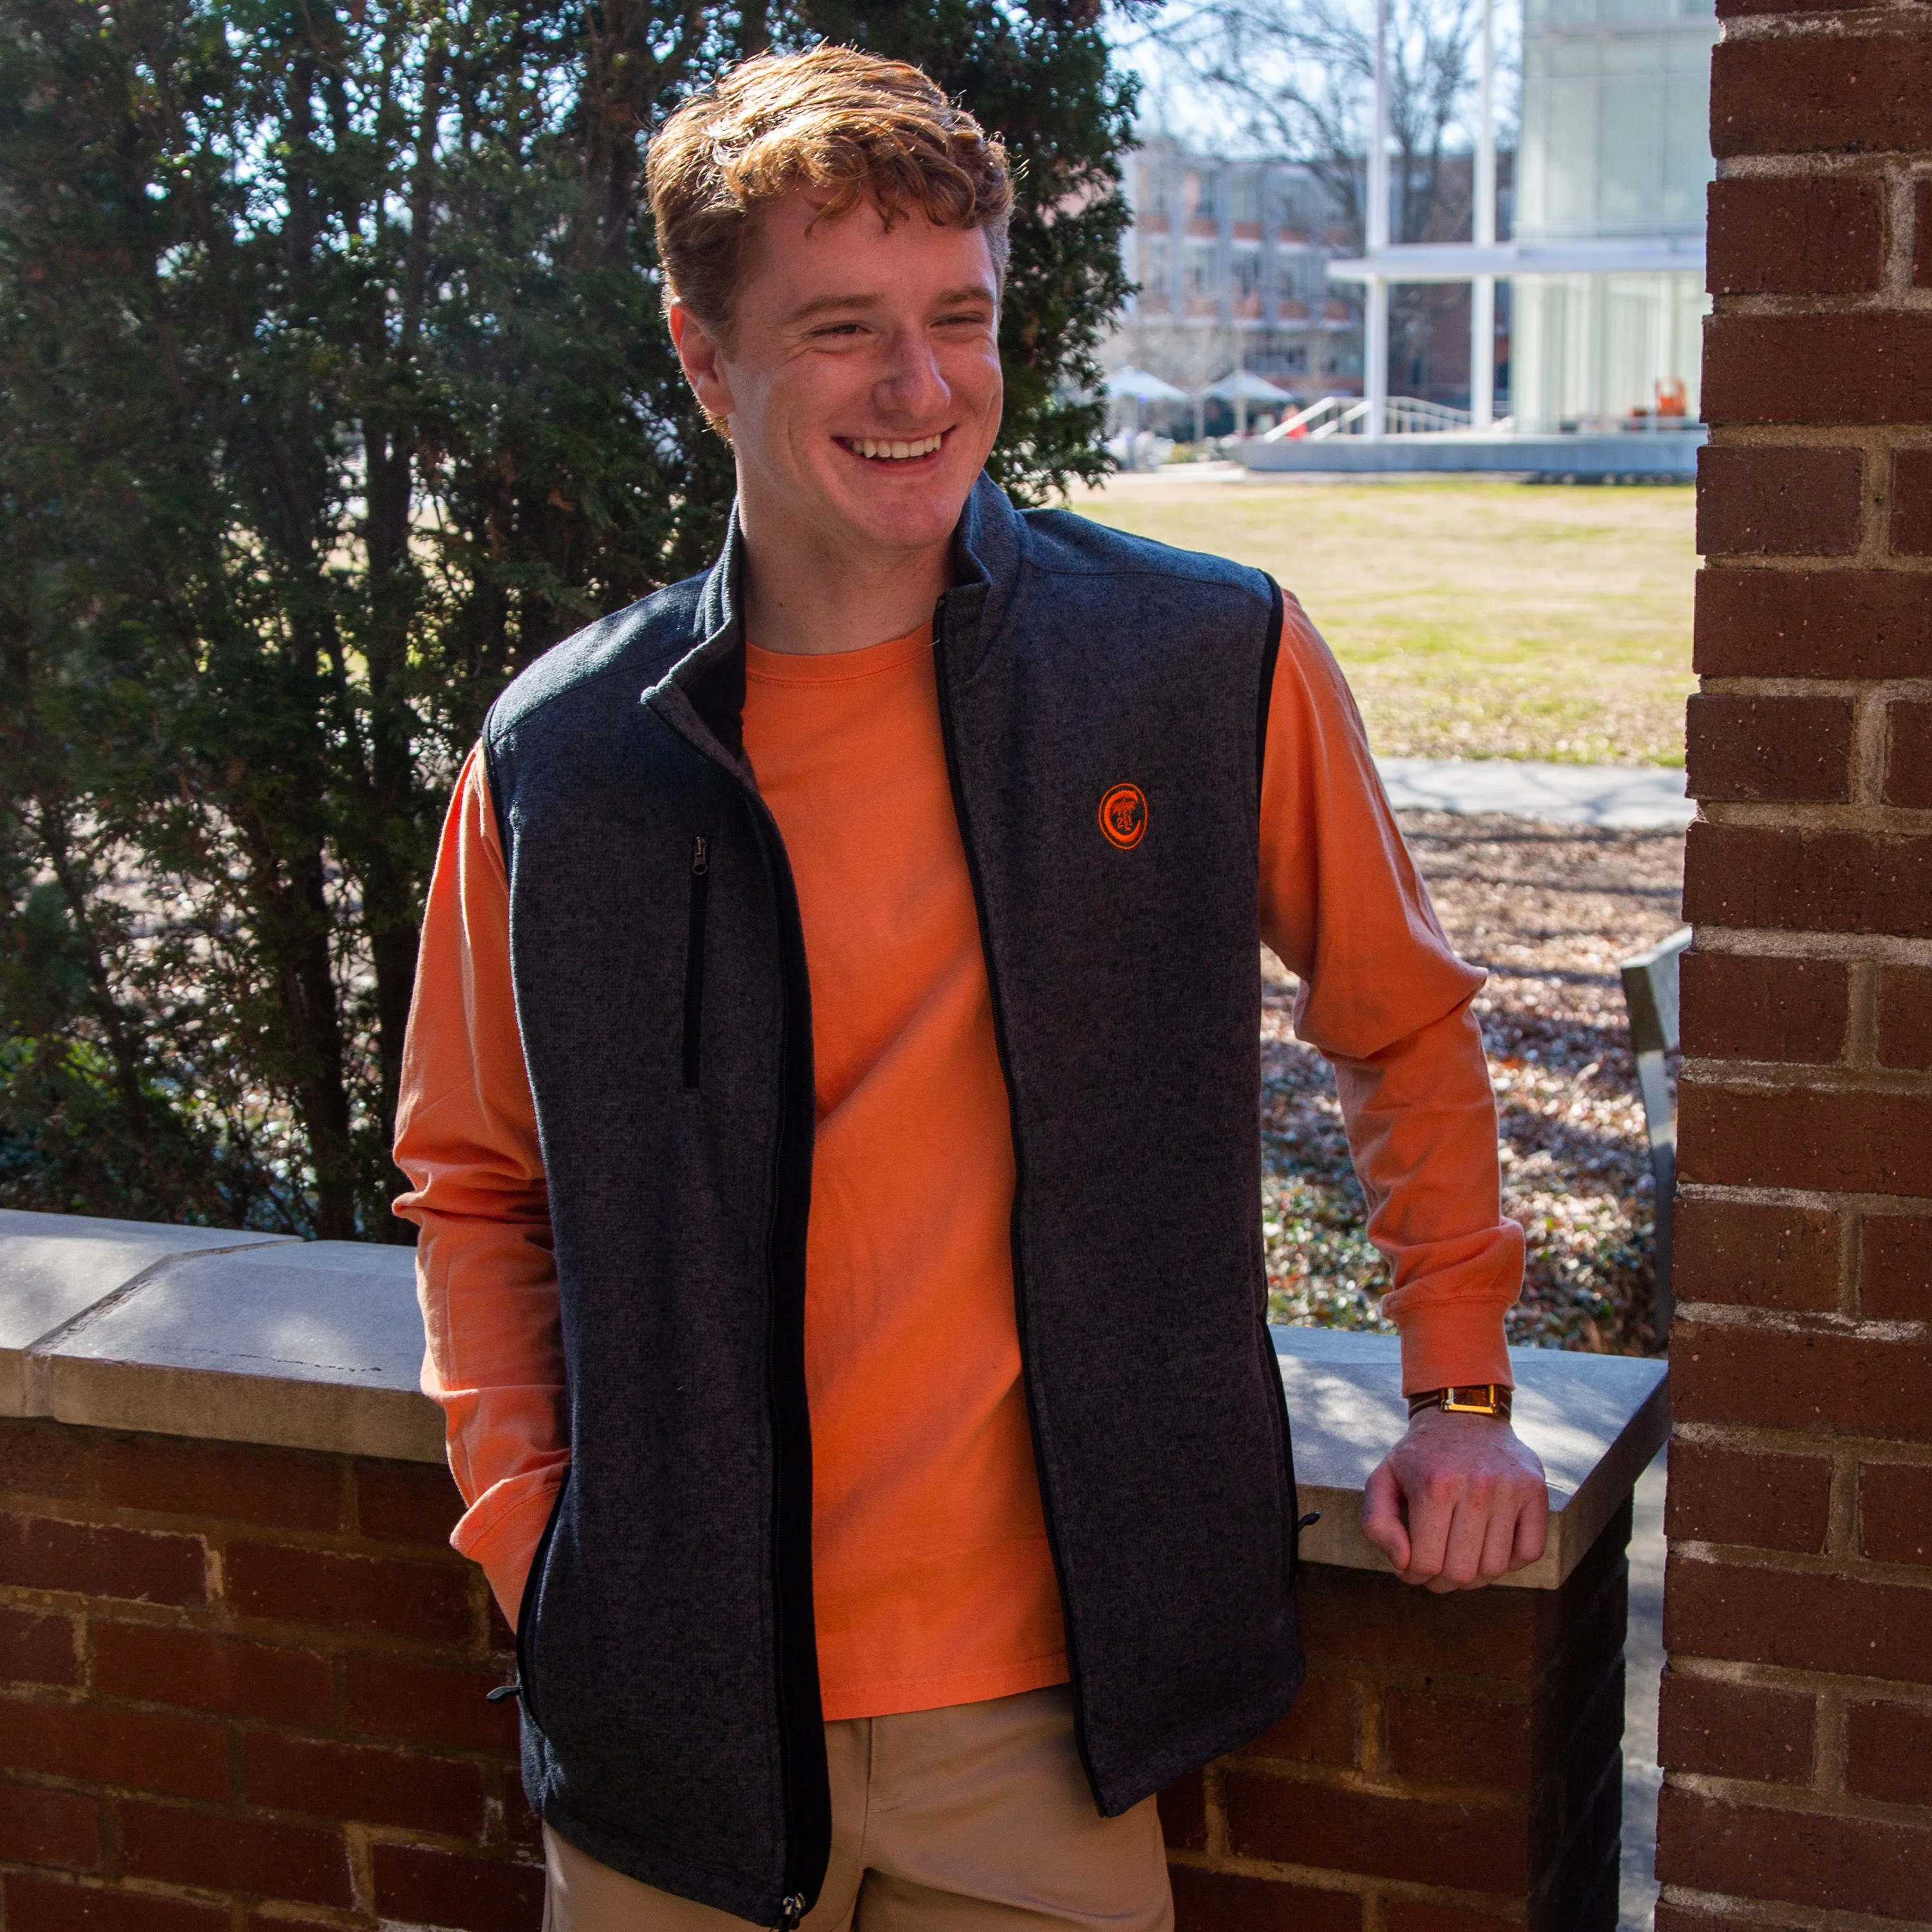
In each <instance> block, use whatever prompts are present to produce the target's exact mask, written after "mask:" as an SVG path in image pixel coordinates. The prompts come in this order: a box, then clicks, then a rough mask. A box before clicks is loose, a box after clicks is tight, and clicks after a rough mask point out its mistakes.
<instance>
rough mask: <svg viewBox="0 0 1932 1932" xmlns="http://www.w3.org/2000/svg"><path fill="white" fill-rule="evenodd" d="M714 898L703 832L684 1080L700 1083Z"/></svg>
mask: <svg viewBox="0 0 1932 1932" xmlns="http://www.w3.org/2000/svg"><path fill="white" fill-rule="evenodd" d="M710 898H711V841H709V839H708V838H706V837H705V836H704V835H703V832H698V833H697V834H696V835H694V836H693V838H692V839H691V922H690V926H689V928H688V931H687V932H686V935H685V942H684V1084H685V1090H686V1091H690V1090H691V1089H692V1088H695V1087H696V1086H697V1076H698V1065H699V1047H700V1043H701V1041H702V1040H703V1031H704V917H705V912H706V907H707V906H708V905H709V901H710Z"/></svg>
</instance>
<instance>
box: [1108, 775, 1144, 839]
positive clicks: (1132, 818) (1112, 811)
mask: <svg viewBox="0 0 1932 1932" xmlns="http://www.w3.org/2000/svg"><path fill="white" fill-rule="evenodd" d="M1147 820H1148V803H1147V793H1145V792H1144V791H1142V790H1141V788H1140V787H1139V785H1136V784H1118V785H1116V786H1115V787H1114V788H1113V790H1112V791H1110V792H1109V793H1108V794H1107V796H1106V797H1105V798H1103V799H1101V801H1100V829H1101V830H1102V831H1103V832H1105V833H1106V835H1107V836H1108V837H1109V838H1111V839H1112V841H1114V843H1115V844H1116V845H1118V846H1119V847H1120V848H1121V850H1122V851H1123V852H1130V851H1132V850H1133V848H1134V847H1136V845H1138V844H1139V843H1140V842H1141V839H1142V836H1143V835H1145V832H1146V831H1147Z"/></svg>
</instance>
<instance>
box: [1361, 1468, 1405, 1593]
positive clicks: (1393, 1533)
mask: <svg viewBox="0 0 1932 1932" xmlns="http://www.w3.org/2000/svg"><path fill="white" fill-rule="evenodd" d="M1362 1534H1363V1535H1364V1536H1366V1537H1367V1538H1368V1540H1369V1541H1370V1542H1371V1543H1373V1544H1374V1545H1375V1547H1376V1548H1377V1549H1378V1550H1380V1551H1381V1552H1382V1554H1383V1555H1384V1556H1386V1557H1387V1558H1388V1560H1389V1561H1390V1562H1391V1563H1392V1564H1394V1566H1395V1568H1396V1571H1397V1574H1400V1573H1401V1572H1402V1571H1405V1570H1406V1569H1407V1568H1409V1532H1408V1530H1407V1529H1405V1528H1404V1527H1403V1520H1402V1490H1401V1488H1400V1485H1399V1484H1397V1481H1396V1479H1395V1472H1394V1471H1393V1470H1392V1469H1390V1467H1389V1466H1388V1464H1387V1463H1377V1464H1376V1467H1375V1469H1374V1472H1373V1473H1372V1474H1371V1475H1370V1478H1369V1480H1368V1481H1367V1483H1365V1484H1364V1485H1363V1486H1362Z"/></svg>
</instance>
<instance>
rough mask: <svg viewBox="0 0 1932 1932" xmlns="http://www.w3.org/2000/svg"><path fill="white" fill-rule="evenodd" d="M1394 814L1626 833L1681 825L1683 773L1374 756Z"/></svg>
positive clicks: (1687, 810)
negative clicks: (1472, 816) (1488, 817)
mask: <svg viewBox="0 0 1932 1932" xmlns="http://www.w3.org/2000/svg"><path fill="white" fill-rule="evenodd" d="M1376 766H1377V767H1378V768H1379V770H1380V771H1381V772H1382V783H1383V784H1384V785H1385V787H1387V789H1388V795H1389V802H1390V803H1391V805H1394V807H1395V808H1396V809H1397V811H1454V812H1463V813H1471V812H1490V811H1494V812H1502V813H1505V814H1508V816H1509V817H1512V818H1539V819H1542V820H1546V821H1547V822H1550V823H1556V824H1559V825H1595V826H1605V827H1608V828H1610V829H1615V830H1617V831H1622V832H1634V831H1645V830H1652V829H1660V828H1662V827H1664V826H1679V825H1688V824H1689V823H1691V820H1692V819H1693V818H1694V817H1696V816H1697V808H1696V807H1695V806H1694V805H1693V804H1692V803H1691V801H1690V800H1689V799H1687V798H1686V797H1685V796H1684V773H1683V772H1682V769H1671V768H1670V766H1664V765H1538V764H1531V763H1528V762H1526V761H1525V760H1520V759H1516V758H1378V759H1377V760H1376Z"/></svg>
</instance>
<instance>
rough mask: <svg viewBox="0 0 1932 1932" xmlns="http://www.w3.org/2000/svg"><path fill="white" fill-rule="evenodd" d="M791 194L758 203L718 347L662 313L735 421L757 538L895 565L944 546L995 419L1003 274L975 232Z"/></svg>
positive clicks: (684, 318)
mask: <svg viewBox="0 0 1932 1932" xmlns="http://www.w3.org/2000/svg"><path fill="white" fill-rule="evenodd" d="M815 215H816V210H815V209H814V206H813V205H812V203H811V202H810V201H809V200H808V199H807V198H806V197H805V195H804V194H803V193H802V192H794V193H791V194H789V195H787V196H784V197H782V198H781V199H778V200H775V201H773V202H770V203H769V204H768V205H766V206H765V207H764V208H762V209H761V210H760V211H759V214H758V217H757V222H756V226H755V228H754V232H753V233H752V234H751V236H748V237H747V238H746V242H745V251H744V259H745V261H746V263H747V264H748V269H747V272H746V274H745V278H744V280H743V281H742V284H741V285H740V287H739V291H738V296H737V300H736V304H735V306H734V309H733V315H732V318H731V326H730V333H729V347H724V346H722V345H721V344H719V343H718V341H716V340H715V339H714V338H712V335H710V333H709V332H708V331H707V330H706V329H705V328H704V327H703V324H701V323H700V322H698V321H697V318H696V317H694V316H693V315H692V314H691V313H690V311H688V310H687V309H685V308H682V306H681V305H673V308H672V311H671V327H672V332H673V335H675V336H676V340H677V344H678V350H679V355H680V356H682V359H683V362H684V366H685V373H686V374H687V375H688V376H689V377H690V379H691V386H692V388H693V389H694V390H695V391H696V392H697V398H698V400H699V401H700V402H701V403H703V405H704V406H705V407H706V409H708V410H710V411H711V412H712V413H713V414H714V415H715V416H722V417H723V418H724V419H725V420H726V421H727V422H728V423H729V425H730V431H731V443H732V448H733V450H734V452H736V457H737V462H738V483H739V504H740V514H741V516H742V519H743V521H744V526H745V538H746V541H747V544H748V546H749V548H750V550H751V556H752V559H753V563H754V568H757V560H758V559H759V557H760V554H761V553H765V554H772V553H775V554H778V555H780V556H799V555H803V554H811V553H816V554H817V556H821V557H824V558H826V559H836V560H837V561H838V562H840V563H841V564H842V565H844V566H845V567H847V568H856V569H859V570H866V569H882V568H883V569H892V568H895V567H902V566H903V565H905V564H906V563H907V562H911V561H913V560H915V559H918V558H919V557H921V556H928V555H930V554H931V553H933V552H934V551H935V550H941V551H943V550H944V547H945V545H946V544H947V542H948V541H949V540H950V538H951V536H952V534H953V527H954V526H955V525H956V523H958V521H959V512H960V510H961V508H962V506H963V505H964V504H965V501H966V497H967V495H968V492H969V491H970V490H971V489H972V487H973V483H974V478H976V477H977V475H979V473H980V469H981V468H982V466H983V465H984V463H985V462H986V457H987V454H988V452H989V451H990V450H991V449H992V446H993V439H994V437H995V436H996V435H997V434H998V432H999V427H1000V408H1001V397H1002V387H1001V375H1000V358H999V349H998V339H997V338H998V321H999V293H998V278H997V277H996V275H995V272H994V268H993V261H992V253H991V251H990V250H989V248H988V247H987V244H986V234H985V232H984V230H983V229H979V228H952V227H942V226H938V225H937V224H935V223H934V222H932V220H929V218H928V217H926V215H925V214H923V213H922V212H920V211H918V210H916V209H915V210H913V211H911V212H910V213H909V214H904V215H901V217H899V219H898V220H896V221H895V223H893V224H892V226H890V227H889V228H888V227H887V226H886V223H885V222H884V220H883V218H882V217H881V216H880V213H879V211H878V210H877V208H876V207H875V206H874V205H873V204H872V203H871V202H869V201H862V202H860V203H859V205H858V206H857V207H856V208H854V209H853V210H852V211H851V212H850V213H849V214H844V215H841V216H840V217H838V218H837V219H835V220H829V221H825V220H820V221H817V222H816V223H815V225H814V217H815Z"/></svg>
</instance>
